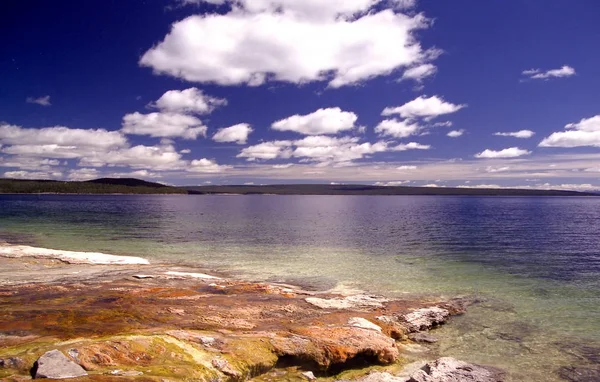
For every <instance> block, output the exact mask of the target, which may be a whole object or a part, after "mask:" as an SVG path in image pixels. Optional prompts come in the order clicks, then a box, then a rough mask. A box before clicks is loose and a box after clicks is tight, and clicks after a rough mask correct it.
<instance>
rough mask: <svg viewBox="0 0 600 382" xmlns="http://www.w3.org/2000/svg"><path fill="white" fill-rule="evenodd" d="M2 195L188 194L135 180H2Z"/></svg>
mask: <svg viewBox="0 0 600 382" xmlns="http://www.w3.org/2000/svg"><path fill="white" fill-rule="evenodd" d="M0 193H2V194H42V193H48V194H187V193H188V192H187V190H185V189H182V188H178V187H170V186H165V185H164V184H160V183H152V182H146V181H144V180H140V179H133V178H124V179H118V178H102V179H95V180H90V181H83V182H63V181H55V180H20V179H0Z"/></svg>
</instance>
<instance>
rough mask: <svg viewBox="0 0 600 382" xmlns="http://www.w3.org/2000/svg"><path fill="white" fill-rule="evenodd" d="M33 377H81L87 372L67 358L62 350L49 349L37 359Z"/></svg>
mask: <svg viewBox="0 0 600 382" xmlns="http://www.w3.org/2000/svg"><path fill="white" fill-rule="evenodd" d="M36 363H37V370H36V372H35V377H34V378H35V379H38V378H52V379H66V378H76V377H83V376H86V375H87V372H86V371H85V370H84V369H83V368H82V367H81V366H79V365H78V364H76V363H75V362H73V361H71V360H70V359H68V358H67V357H66V356H65V355H64V354H63V353H62V352H60V351H58V350H51V351H49V352H46V353H45V354H44V355H43V356H41V357H40V358H39V359H38V360H37V362H36Z"/></svg>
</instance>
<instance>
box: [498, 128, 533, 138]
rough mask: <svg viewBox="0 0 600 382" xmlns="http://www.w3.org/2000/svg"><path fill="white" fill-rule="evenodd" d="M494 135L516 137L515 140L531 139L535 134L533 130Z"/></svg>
mask: <svg viewBox="0 0 600 382" xmlns="http://www.w3.org/2000/svg"><path fill="white" fill-rule="evenodd" d="M494 135H497V136H500V137H514V138H531V137H533V136H534V135H535V133H534V132H533V131H531V130H519V131H513V132H508V133H501V132H498V133H494Z"/></svg>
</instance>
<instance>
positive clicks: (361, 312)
mask: <svg viewBox="0 0 600 382" xmlns="http://www.w3.org/2000/svg"><path fill="white" fill-rule="evenodd" d="M11 261H12V260H11ZM0 265H1V264H0ZM11 266H13V267H15V266H16V265H15V264H14V263H12V264H11ZM67 270H68V267H66V268H65V274H66V273H68V271H67ZM188 271H189V270H188ZM192 271H193V270H191V271H189V272H187V273H186V272H180V273H177V272H175V273H173V272H172V271H170V270H169V269H166V268H165V267H158V266H148V267H143V266H141V267H137V268H132V269H130V270H126V271H124V270H123V269H121V270H120V271H119V272H114V274H111V273H109V272H103V273H102V274H101V275H98V276H97V277H92V278H89V277H86V279H82V278H80V279H77V278H75V277H65V278H59V279H57V280H51V281H48V280H46V281H44V282H40V283H15V284H13V285H4V286H0V312H1V314H0V378H2V380H9V381H10V380H14V381H20V380H27V378H29V377H28V376H29V375H30V372H31V370H30V369H31V368H32V366H33V363H34V362H35V360H36V359H37V358H39V357H40V356H41V355H42V354H44V353H45V352H47V351H50V350H54V349H57V350H58V351H60V352H62V353H63V354H65V355H66V356H67V357H68V358H69V360H70V361H73V362H75V363H76V364H78V365H81V366H82V367H83V368H84V369H85V370H86V371H87V372H88V374H89V375H88V376H87V377H85V379H81V380H92V381H113V380H115V381H116V380H118V381H127V380H131V381H178V380H191V381H241V380H246V379H249V378H252V377H255V376H259V375H263V374H264V373H272V372H274V370H277V368H278V367H289V366H292V367H295V368H297V369H298V376H300V377H302V374H301V372H302V371H304V372H305V371H313V372H314V373H315V374H316V375H317V376H319V375H321V376H323V375H333V374H335V373H337V372H339V371H342V370H345V369H348V368H355V367H364V366H368V365H376V364H381V365H385V364H390V363H394V362H396V361H397V360H398V357H399V352H398V348H397V346H396V339H399V338H402V336H403V335H404V334H406V333H407V332H408V331H409V330H408V329H407V328H403V327H402V326H401V323H400V322H398V321H397V320H393V321H389V322H386V321H385V320H384V321H381V320H378V317H402V316H403V315H406V314H410V313H411V312H414V311H415V310H417V309H423V308H431V307H432V306H434V305H436V304H432V303H423V302H420V301H413V300H405V301H403V300H393V301H388V300H386V299H383V298H379V297H372V296H359V297H351V298H349V299H348V298H345V297H344V296H339V295H329V294H327V293H317V292H307V291H303V290H301V289H299V288H295V287H291V286H287V285H271V284H265V283H251V282H244V281H237V280H231V279H227V278H202V277H186V275H187V274H193V272H192ZM54 272H55V273H56V272H57V271H56V270H54ZM140 274H143V275H144V277H142V278H140V277H135V276H136V275H137V276H139V275H140ZM315 295H318V296H315ZM307 298H309V301H311V300H312V301H313V302H314V301H317V304H314V303H310V302H308V301H307ZM315 298H318V300H315ZM340 301H341V306H340ZM437 305H439V304H437ZM375 323H377V325H375ZM359 324H360V325H359ZM378 327H380V328H381V331H379V330H375V329H376V328H378ZM265 375H266V374H265ZM72 380H73V381H76V380H80V379H79V378H74V379H72Z"/></svg>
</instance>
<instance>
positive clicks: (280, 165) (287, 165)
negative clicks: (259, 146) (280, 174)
mask: <svg viewBox="0 0 600 382" xmlns="http://www.w3.org/2000/svg"><path fill="white" fill-rule="evenodd" d="M292 166H294V163H286V164H276V165H274V166H273V168H275V169H286V168H290V167H292Z"/></svg>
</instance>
